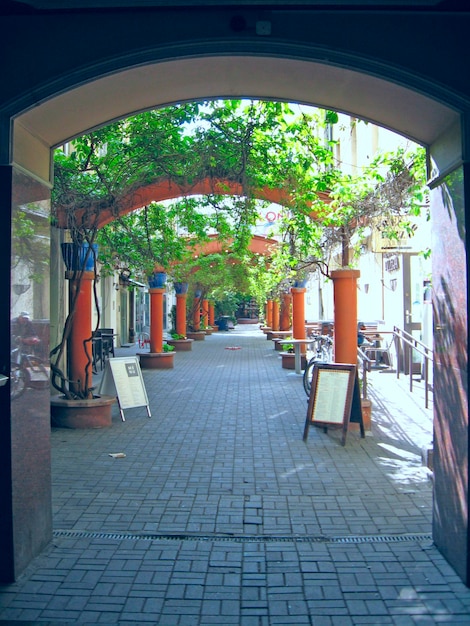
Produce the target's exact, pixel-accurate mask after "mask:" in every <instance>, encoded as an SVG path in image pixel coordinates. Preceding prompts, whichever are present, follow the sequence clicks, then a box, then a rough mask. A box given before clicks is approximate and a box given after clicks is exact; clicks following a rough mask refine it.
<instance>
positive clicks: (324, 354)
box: [303, 335, 333, 397]
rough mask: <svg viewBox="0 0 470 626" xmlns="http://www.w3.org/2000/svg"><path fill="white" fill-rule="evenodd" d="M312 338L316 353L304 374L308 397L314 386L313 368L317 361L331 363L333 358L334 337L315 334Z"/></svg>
mask: <svg viewBox="0 0 470 626" xmlns="http://www.w3.org/2000/svg"><path fill="white" fill-rule="evenodd" d="M312 339H313V341H312V343H313V344H314V348H313V350H314V354H313V357H312V358H311V359H309V361H308V363H307V366H306V368H305V370H304V375H303V384H304V390H305V393H306V394H307V396H308V397H310V390H311V388H312V377H313V368H314V367H315V366H316V365H317V363H331V362H332V360H333V339H332V338H331V337H330V336H329V335H315V336H314V337H313V338H312Z"/></svg>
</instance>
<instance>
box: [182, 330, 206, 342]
mask: <svg viewBox="0 0 470 626" xmlns="http://www.w3.org/2000/svg"><path fill="white" fill-rule="evenodd" d="M186 334H187V336H188V339H194V341H204V339H205V338H206V333H205V331H203V330H195V331H194V332H189V333H186Z"/></svg>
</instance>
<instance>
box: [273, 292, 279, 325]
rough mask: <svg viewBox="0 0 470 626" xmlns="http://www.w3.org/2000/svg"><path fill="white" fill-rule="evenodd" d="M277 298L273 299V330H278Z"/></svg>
mask: <svg viewBox="0 0 470 626" xmlns="http://www.w3.org/2000/svg"><path fill="white" fill-rule="evenodd" d="M279 322H280V320H279V300H277V299H276V300H273V325H272V329H273V330H279Z"/></svg>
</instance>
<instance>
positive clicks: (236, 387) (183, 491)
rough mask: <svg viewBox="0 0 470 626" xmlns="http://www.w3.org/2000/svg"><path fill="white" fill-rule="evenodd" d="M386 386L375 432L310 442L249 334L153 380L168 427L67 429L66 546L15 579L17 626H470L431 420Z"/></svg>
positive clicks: (62, 450) (232, 335) (207, 346)
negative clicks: (446, 530) (446, 521)
mask: <svg viewBox="0 0 470 626" xmlns="http://www.w3.org/2000/svg"><path fill="white" fill-rule="evenodd" d="M228 348H240V349H231V350H229V349H228ZM133 352H135V351H134V350H133V349H132V348H130V349H121V350H120V351H119V354H120V355H123V354H132V353H133ZM379 376H381V378H379ZM374 377H375V380H376V383H375V384H374V381H372V388H371V395H372V397H373V400H374V421H375V424H374V428H373V431H372V434H371V435H370V436H367V437H366V438H365V439H361V438H360V437H359V434H358V433H356V432H350V433H349V435H348V439H347V444H346V446H345V447H342V446H341V445H340V433H339V432H338V431H329V432H328V433H326V434H325V433H323V431H322V430H319V429H314V428H311V429H310V433H309V439H308V441H307V443H304V442H303V441H302V433H303V427H304V421H305V412H306V406H307V404H306V396H305V394H304V391H303V387H302V382H301V379H300V378H299V377H297V376H296V375H295V374H294V373H293V372H289V371H287V370H283V369H282V368H281V365H280V361H279V353H277V352H276V351H275V350H273V347H272V344H271V343H270V342H268V341H267V340H266V338H265V336H264V335H263V334H262V333H261V332H260V331H259V330H258V329H257V328H256V327H254V326H238V327H237V329H236V330H235V331H230V332H229V333H218V334H213V335H212V336H210V337H207V338H206V340H205V341H204V342H194V344H193V350H192V352H188V353H184V352H183V353H177V354H176V355H175V368H174V369H173V370H166V371H149V370H147V371H145V372H144V380H145V385H146V389H147V393H148V396H149V401H150V407H151V411H152V417H151V418H148V417H147V413H146V411H145V409H144V408H139V409H131V410H128V411H126V412H125V415H126V421H125V422H121V420H120V417H119V412H118V410H117V407H115V412H114V419H113V426H112V427H111V428H109V429H104V430H87V431H77V430H75V431H72V430H70V431H69V430H59V429H54V430H53V432H52V448H53V453H52V455H53V508H54V529H55V533H54V540H53V542H52V544H51V545H50V546H49V547H48V548H47V549H46V550H45V551H44V553H43V554H42V555H40V556H39V557H38V558H37V559H36V560H35V561H34V562H33V563H32V564H31V566H30V567H29V568H28V570H27V571H26V572H25V574H24V575H23V576H22V577H21V578H20V580H18V582H16V583H15V584H12V585H9V586H3V587H0V623H18V622H20V621H21V620H22V621H23V622H27V623H29V624H33V623H34V624H37V623H41V624H54V626H56V625H59V624H105V623H108V624H122V625H125V626H126V625H130V624H141V623H147V624H158V625H159V626H167V625H168V626H170V625H182V626H191V625H193V624H194V625H196V624H197V625H202V626H204V625H212V624H216V625H219V626H222V625H224V626H225V625H228V624H236V625H241V626H255V625H256V626H265V625H266V626H267V625H271V624H286V625H287V624H294V625H298V626H300V625H302V624H310V625H311V624H313V625H314V626H323V625H331V626H332V625H338V626H339V625H341V626H347V625H354V626H356V625H359V624H398V625H404V626H407V625H412V624H413V625H414V624H417V625H421V624H426V625H427V624H441V623H451V624H462V625H463V624H466V625H468V624H470V590H469V589H467V588H466V587H465V586H464V585H463V584H462V583H461V582H460V580H459V578H458V577H457V576H456V574H455V573H454V572H453V570H452V569H451V568H450V567H449V565H448V564H447V563H446V561H445V560H444V558H443V557H442V556H441V555H440V554H439V552H438V551H437V550H436V548H435V547H434V546H433V544H432V541H431V539H430V533H431V515H432V513H431V498H432V484H431V480H430V475H429V472H428V470H426V469H425V468H424V467H423V466H422V464H421V447H422V446H423V445H425V444H426V442H427V440H428V439H429V438H430V433H431V426H430V421H431V420H430V415H429V412H428V414H427V415H426V412H425V411H422V410H421V409H418V408H417V407H416V406H415V405H414V402H415V401H414V400H410V399H408V398H407V397H406V395H402V402H401V403H400V404H399V405H398V404H397V403H396V401H395V402H394V403H392V402H388V400H387V401H385V397H386V396H385V394H386V390H387V389H393V391H392V392H391V397H393V398H394V399H396V397H397V393H398V392H397V388H396V387H394V385H396V383H395V377H394V376H392V375H388V378H387V375H381V374H379V373H376V374H374ZM390 407H391V408H392V409H393V410H390ZM407 411H409V413H410V414H407ZM411 413H412V415H411ZM404 420H406V421H407V424H408V425H409V424H410V422H411V424H412V427H411V426H409V427H407V428H405V427H404V423H403V422H404ZM116 452H124V453H125V455H126V456H125V458H119V459H113V458H111V457H110V456H109V454H110V453H116Z"/></svg>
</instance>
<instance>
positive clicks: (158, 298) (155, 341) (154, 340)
mask: <svg viewBox="0 0 470 626" xmlns="http://www.w3.org/2000/svg"><path fill="white" fill-rule="evenodd" d="M149 293H150V352H151V353H156V352H163V294H164V293H165V289H160V288H157V287H154V288H152V289H149Z"/></svg>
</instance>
